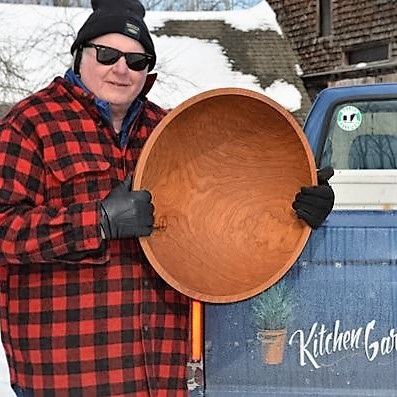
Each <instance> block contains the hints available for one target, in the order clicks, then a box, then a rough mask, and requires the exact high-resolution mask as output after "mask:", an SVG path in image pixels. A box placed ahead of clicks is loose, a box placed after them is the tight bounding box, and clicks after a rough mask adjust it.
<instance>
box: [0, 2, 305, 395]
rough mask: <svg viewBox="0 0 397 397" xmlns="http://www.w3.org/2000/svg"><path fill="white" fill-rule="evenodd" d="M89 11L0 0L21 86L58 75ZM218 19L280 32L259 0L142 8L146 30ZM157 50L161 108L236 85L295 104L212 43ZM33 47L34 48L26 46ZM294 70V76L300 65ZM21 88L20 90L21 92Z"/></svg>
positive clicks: (164, 41) (162, 42) (294, 93)
mask: <svg viewBox="0 0 397 397" xmlns="http://www.w3.org/2000/svg"><path fill="white" fill-rule="evenodd" d="M90 13H91V10H90V9H82V8H62V7H46V6H34V5H14V4H0V15H1V20H2V22H1V24H0V48H1V49H2V51H4V52H3V53H2V56H3V57H7V56H8V57H10V59H12V61H13V62H15V63H16V64H17V65H18V68H19V69H18V72H19V73H20V74H21V75H23V76H25V81H24V83H23V85H22V86H21V88H22V89H25V90H27V91H29V90H30V91H35V90H36V89H39V88H41V87H43V86H45V85H46V84H47V83H48V82H49V81H50V80H52V79H53V78H54V77H55V76H56V75H63V74H64V72H65V70H66V69H67V68H68V67H69V66H70V65H71V62H72V58H71V55H70V52H69V49H70V46H71V44H72V42H73V39H74V37H75V35H76V33H77V31H78V29H79V28H80V26H81V25H82V24H83V23H84V22H85V20H86V19H87V17H88V15H89V14H90ZM201 19H206V20H208V19H217V20H224V21H225V22H226V23H228V24H230V25H232V26H233V27H234V28H236V29H239V30H242V31H248V30H253V29H264V30H273V31H276V32H277V33H279V34H280V35H282V31H281V29H280V26H279V25H278V23H277V21H276V16H275V14H274V12H273V10H272V9H271V8H270V6H269V5H268V3H267V2H266V1H265V0H264V1H262V2H261V3H259V4H258V5H256V6H255V7H252V8H250V9H247V10H238V11H224V12H158V11H153V12H150V11H149V12H147V14H146V18H145V20H146V23H147V25H148V27H149V29H150V30H155V29H156V28H159V27H161V26H163V24H164V23H165V22H166V21H167V20H201ZM153 41H154V44H155V47H156V52H157V57H158V59H157V65H156V68H155V70H154V71H155V72H157V73H158V80H157V82H156V84H155V85H154V87H153V89H152V91H151V92H150V93H149V99H151V100H153V101H155V102H156V103H158V104H159V105H161V106H163V107H165V108H172V107H175V106H177V105H178V104H180V103H181V102H183V101H184V100H186V99H188V98H190V97H192V96H193V95H196V94H198V93H200V92H203V91H205V90H209V89H213V88H221V87H239V88H246V89H251V90H254V91H257V92H260V93H263V94H265V95H267V96H269V97H270V98H272V99H274V100H275V101H277V102H278V103H280V104H281V105H282V106H284V107H285V108H286V109H288V110H290V111H295V110H297V109H299V108H300V106H301V94H300V92H299V90H298V89H297V88H296V87H295V86H293V85H291V84H288V83H286V82H285V81H283V80H276V81H274V82H273V83H272V84H271V85H270V86H269V87H267V88H266V89H262V88H261V87H260V85H259V82H258V80H257V78H256V77H255V76H253V75H248V74H243V73H240V72H237V71H233V70H232V65H231V64H230V61H229V60H228V58H227V57H226V56H225V55H224V53H223V49H222V47H221V46H220V45H219V43H217V42H216V41H206V40H199V39H195V38H190V37H167V36H162V37H157V36H155V35H153ZM32 45H33V47H34V48H29V47H31V46H32ZM295 67H296V73H297V74H300V73H301V71H300V68H299V66H298V65H296V66H295ZM27 91H26V93H27ZM23 96H25V95H21V94H20V93H17V92H9V93H7V96H6V97H5V98H4V97H3V98H0V99H5V100H8V101H16V100H19V99H22V97H23ZM13 395H14V394H13V392H12V391H11V389H10V386H9V376H8V371H7V363H6V361H5V355H4V351H3V350H2V348H1V344H0V396H1V397H9V396H13Z"/></svg>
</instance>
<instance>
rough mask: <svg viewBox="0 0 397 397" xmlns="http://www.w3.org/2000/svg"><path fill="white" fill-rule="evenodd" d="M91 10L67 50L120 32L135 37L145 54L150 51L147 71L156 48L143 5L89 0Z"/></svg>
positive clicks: (121, 0) (118, 0)
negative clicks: (145, 18)
mask: <svg viewBox="0 0 397 397" xmlns="http://www.w3.org/2000/svg"><path fill="white" fill-rule="evenodd" d="M91 4H92V9H93V11H94V12H93V13H92V14H91V15H90V16H89V17H88V19H87V20H86V22H85V23H84V25H83V26H82V27H81V28H80V30H79V32H78V33H77V37H76V40H75V41H74V43H73V44H72V48H71V50H70V52H71V53H72V55H74V53H75V51H76V50H77V51H80V52H81V50H82V45H83V44H85V43H87V42H89V41H90V40H92V39H94V38H95V37H98V36H102V35H105V34H108V33H121V34H123V35H125V36H128V37H131V38H133V39H135V40H137V41H139V42H140V43H141V44H142V46H143V47H144V49H145V51H146V52H147V53H148V54H151V55H153V59H152V60H151V62H150V64H149V71H150V70H152V69H153V68H154V65H155V64H156V52H155V50H154V45H153V41H152V38H151V37H150V33H149V29H148V28H147V26H146V24H145V22H144V21H143V18H144V16H145V8H144V7H143V5H142V4H141V3H140V2H139V0H91ZM80 58H81V57H80V56H76V57H75V67H74V69H75V71H76V70H78V69H79V65H76V63H78V64H79V63H80Z"/></svg>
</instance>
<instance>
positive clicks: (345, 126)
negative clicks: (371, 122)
mask: <svg viewBox="0 0 397 397" xmlns="http://www.w3.org/2000/svg"><path fill="white" fill-rule="evenodd" d="M362 121H363V115H362V113H361V111H360V109H358V108H356V107H355V106H352V105H348V106H344V107H343V108H342V109H341V110H339V112H338V117H337V123H338V126H339V128H340V129H342V130H344V131H354V130H356V129H357V128H358V127H360V125H361V122H362Z"/></svg>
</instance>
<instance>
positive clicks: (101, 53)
mask: <svg viewBox="0 0 397 397" xmlns="http://www.w3.org/2000/svg"><path fill="white" fill-rule="evenodd" d="M96 55H97V61H98V62H100V63H102V64H104V65H113V64H114V63H116V62H117V61H118V60H119V59H120V57H121V56H122V55H123V54H122V53H121V52H120V51H118V50H116V49H115V48H110V47H98V48H97V54H96Z"/></svg>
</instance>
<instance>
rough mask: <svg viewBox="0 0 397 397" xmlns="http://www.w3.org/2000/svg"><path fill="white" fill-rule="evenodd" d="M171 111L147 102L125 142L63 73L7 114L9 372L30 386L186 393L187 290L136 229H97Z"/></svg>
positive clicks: (96, 395) (1, 134)
mask: <svg viewBox="0 0 397 397" xmlns="http://www.w3.org/2000/svg"><path fill="white" fill-rule="evenodd" d="M164 115H165V112H164V110H162V109H161V108H159V107H158V106H156V105H154V104H153V103H151V102H149V101H144V103H143V106H142V109H141V110H140V113H139V115H138V117H137V119H136V120H135V122H134V125H133V126H131V131H130V135H129V141H128V144H127V146H126V147H125V148H120V147H119V145H118V142H117V139H116V137H115V136H114V133H113V131H112V129H111V128H109V126H108V125H107V122H106V121H105V120H104V119H103V118H102V117H101V115H100V114H99V112H98V110H97V108H96V106H95V105H94V102H93V97H92V96H91V95H87V94H85V93H84V92H83V90H81V89H80V88H78V87H75V86H72V85H71V84H69V83H68V82H66V81H65V80H64V79H63V78H57V79H55V80H54V82H53V83H51V84H50V85H49V86H48V87H47V88H45V89H44V90H42V91H41V92H39V93H37V94H34V95H33V96H31V97H29V98H27V99H26V100H24V101H22V102H21V103H19V104H18V105H16V106H15V107H14V108H13V110H12V111H11V112H10V113H9V114H8V115H7V116H6V118H5V119H4V120H3V121H1V122H0V289H1V294H0V299H1V303H0V310H1V311H0V316H1V331H2V338H3V343H4V347H5V351H6V354H7V358H8V362H9V366H10V375H11V381H12V382H13V383H16V384H18V385H19V386H21V387H22V388H31V389H34V396H35V397H110V396H134V397H147V396H151V397H152V396H156V397H165V396H175V397H176V396H178V397H179V396H180V397H182V396H184V397H185V396H187V394H188V393H187V387H186V376H185V368H186V361H187V344H186V341H187V337H188V309H189V307H188V304H189V302H188V298H187V297H185V296H183V295H181V294H180V293H178V292H177V291H175V290H174V289H172V288H171V287H169V286H168V285H167V284H166V283H165V282H164V281H163V280H162V279H161V278H160V277H159V276H158V275H157V274H156V273H155V272H154V271H153V269H152V267H151V266H150V264H149V263H148V261H147V259H146V258H145V257H144V255H143V252H142V250H141V248H140V246H139V243H138V241H137V240H136V239H135V240H119V241H102V240H101V234H100V228H99V220H100V211H99V207H98V203H99V201H100V200H101V199H103V198H104V197H105V196H106V195H107V194H108V193H109V192H110V190H111V189H112V188H114V187H115V186H116V185H117V184H118V183H119V182H120V181H122V180H123V179H124V178H125V177H126V175H127V174H128V173H132V172H133V170H134V167H135V165H136V161H137V158H138V156H139V153H140V150H141V148H142V146H143V144H144V142H145V141H146V139H147V137H148V136H149V134H150V133H151V131H152V130H153V128H154V127H155V125H156V124H157V123H158V122H159V121H160V119H161V118H162V117H163V116H164Z"/></svg>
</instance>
